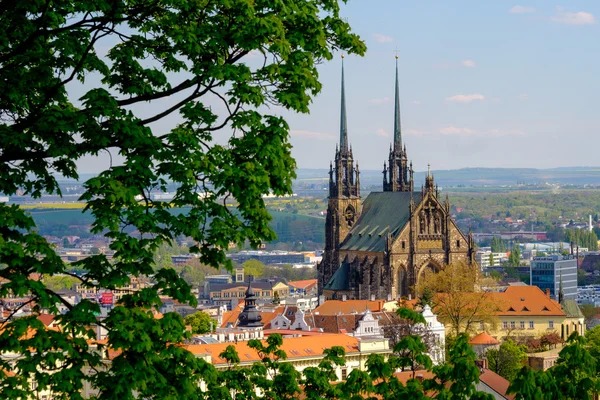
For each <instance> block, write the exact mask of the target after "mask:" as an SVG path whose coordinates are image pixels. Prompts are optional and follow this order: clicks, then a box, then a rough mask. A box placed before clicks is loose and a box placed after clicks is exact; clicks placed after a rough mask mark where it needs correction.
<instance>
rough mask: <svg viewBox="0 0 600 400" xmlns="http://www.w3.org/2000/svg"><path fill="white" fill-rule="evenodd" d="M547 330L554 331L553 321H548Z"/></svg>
mask: <svg viewBox="0 0 600 400" xmlns="http://www.w3.org/2000/svg"><path fill="white" fill-rule="evenodd" d="M548 329H554V321H548Z"/></svg>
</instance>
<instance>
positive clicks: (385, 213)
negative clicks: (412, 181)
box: [340, 192, 421, 252]
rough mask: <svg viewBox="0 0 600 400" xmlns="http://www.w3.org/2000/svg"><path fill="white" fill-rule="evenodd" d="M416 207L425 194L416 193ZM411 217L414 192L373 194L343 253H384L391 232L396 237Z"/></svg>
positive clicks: (367, 200) (365, 203)
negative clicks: (349, 251) (345, 251)
mask: <svg viewBox="0 0 600 400" xmlns="http://www.w3.org/2000/svg"><path fill="white" fill-rule="evenodd" d="M413 199H414V200H415V204H418V203H419V202H420V200H421V193H414V194H413ZM409 218H410V192H371V193H370V194H369V196H367V198H366V199H365V202H364V203H363V209H362V214H361V215H360V218H359V219H358V221H356V224H355V225H354V227H353V228H352V230H351V231H350V234H348V236H347V237H346V239H345V240H344V242H343V243H342V245H341V246H340V249H341V250H354V251H372V252H381V251H384V250H385V243H386V240H387V234H388V232H391V233H392V236H393V237H394V238H395V237H396V236H398V234H399V233H400V230H401V229H402V228H404V226H405V225H406V223H407V222H408V219H409Z"/></svg>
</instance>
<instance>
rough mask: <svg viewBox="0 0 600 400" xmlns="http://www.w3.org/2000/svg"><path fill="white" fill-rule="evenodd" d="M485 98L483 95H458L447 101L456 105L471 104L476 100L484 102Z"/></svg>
mask: <svg viewBox="0 0 600 400" xmlns="http://www.w3.org/2000/svg"><path fill="white" fill-rule="evenodd" d="M484 98H485V97H484V96H483V95H481V94H457V95H456V96H451V97H448V98H447V99H446V101H452V102H456V103H470V102H472V101H475V100H483V99H484Z"/></svg>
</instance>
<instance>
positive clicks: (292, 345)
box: [184, 334, 359, 365]
mask: <svg viewBox="0 0 600 400" xmlns="http://www.w3.org/2000/svg"><path fill="white" fill-rule="evenodd" d="M358 342H359V340H358V339H357V338H355V337H352V336H348V335H342V334H323V335H320V336H303V337H294V338H285V339H283V344H282V345H281V350H283V351H285V352H286V354H287V358H288V359H294V358H301V357H314V356H320V355H322V354H323V350H325V349H330V348H331V347H333V346H342V347H344V349H345V350H346V353H357V352H358ZM227 346H234V347H235V349H236V351H237V353H238V356H239V357H240V362H241V363H247V362H251V363H253V362H255V361H260V360H261V358H260V357H259V356H258V353H257V352H256V350H254V349H252V348H250V347H248V342H238V343H215V344H193V345H186V346H184V348H186V349H187V350H189V351H190V352H192V354H194V355H201V354H210V356H211V361H212V363H213V364H216V365H219V364H225V363H226V361H225V360H224V359H222V358H221V357H219V355H220V354H221V353H222V352H223V351H224V350H225V349H226V348H227Z"/></svg>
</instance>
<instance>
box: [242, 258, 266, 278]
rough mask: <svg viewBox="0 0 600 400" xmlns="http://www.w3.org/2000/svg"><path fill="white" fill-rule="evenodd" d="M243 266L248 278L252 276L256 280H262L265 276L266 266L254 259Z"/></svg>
mask: <svg viewBox="0 0 600 400" xmlns="http://www.w3.org/2000/svg"><path fill="white" fill-rule="evenodd" d="M242 266H243V267H244V274H245V275H246V276H249V275H252V276H254V277H255V278H260V277H261V276H263V275H264V274H265V264H263V263H262V262H261V261H258V260H255V259H253V258H251V259H250V260H247V261H245V262H244V263H243V264H242Z"/></svg>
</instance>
